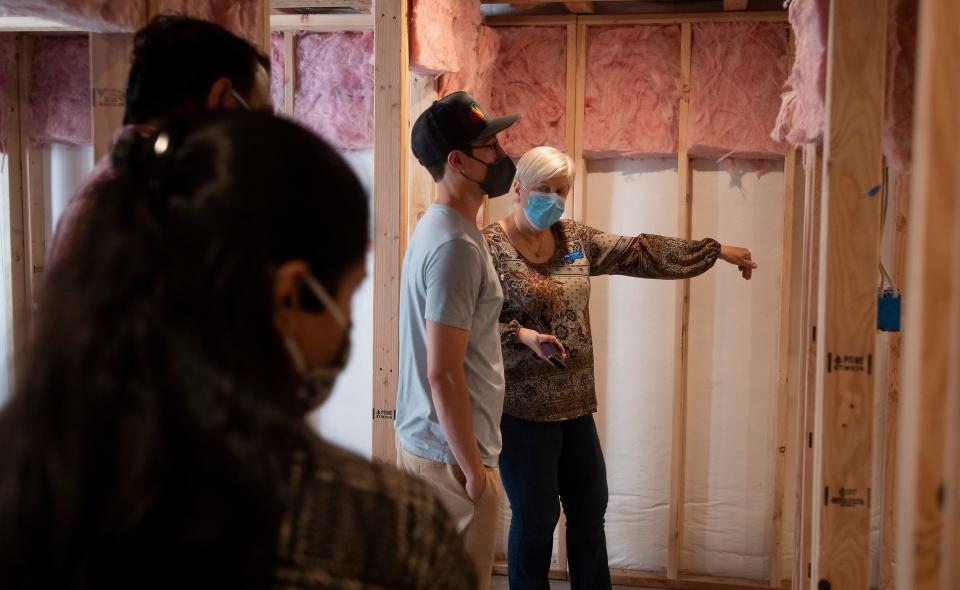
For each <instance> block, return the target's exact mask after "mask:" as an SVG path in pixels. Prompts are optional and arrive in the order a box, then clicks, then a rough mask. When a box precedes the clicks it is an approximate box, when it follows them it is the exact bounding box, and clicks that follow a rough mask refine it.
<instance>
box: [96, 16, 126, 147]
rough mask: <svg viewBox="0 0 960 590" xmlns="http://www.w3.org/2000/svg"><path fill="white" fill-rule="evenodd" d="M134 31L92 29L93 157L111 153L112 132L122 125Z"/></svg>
mask: <svg viewBox="0 0 960 590" xmlns="http://www.w3.org/2000/svg"><path fill="white" fill-rule="evenodd" d="M132 51H133V35H131V34H127V33H90V88H91V92H92V96H93V105H92V113H91V117H92V123H93V130H92V133H93V158H94V160H95V161H99V160H100V159H101V158H103V157H104V156H106V155H107V154H109V153H110V147H111V146H112V145H113V135H114V133H116V131H117V129H120V127H121V126H122V125H123V111H124V108H125V107H126V88H127V77H128V76H129V75H130V60H128V59H117V56H118V55H130V53H131V52H132Z"/></svg>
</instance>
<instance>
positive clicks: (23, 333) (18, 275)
mask: <svg viewBox="0 0 960 590" xmlns="http://www.w3.org/2000/svg"><path fill="white" fill-rule="evenodd" d="M25 42H26V39H25V35H22V34H21V35H18V36H17V63H18V67H17V75H16V76H14V80H13V83H12V84H10V88H9V94H7V95H6V96H4V102H3V104H5V105H7V106H6V109H5V112H3V113H2V116H3V117H5V118H6V120H7V125H6V137H5V138H4V140H5V142H6V146H7V148H6V151H7V153H6V157H5V160H6V162H5V165H6V167H7V193H8V195H9V200H8V201H7V203H5V204H4V207H3V215H2V220H0V230H2V231H0V233H2V234H3V235H4V236H5V237H6V239H7V240H9V248H10V250H9V254H8V255H7V254H6V252H5V255H4V257H3V272H4V276H5V277H9V279H8V280H5V281H3V288H4V289H5V290H6V300H7V305H6V307H5V308H4V310H3V313H4V316H5V321H6V325H7V326H9V328H10V329H9V330H8V331H7V342H6V345H7V350H8V351H9V353H10V354H9V356H8V357H7V358H6V359H4V362H6V363H7V375H8V384H9V386H10V388H11V390H12V389H13V385H14V383H16V378H17V376H18V375H20V374H21V373H22V370H23V363H24V360H25V355H24V353H25V352H26V349H27V345H28V341H29V332H30V328H29V319H30V303H29V302H30V300H29V298H28V296H27V293H28V291H27V267H26V264H27V256H26V252H27V244H26V240H27V236H26V223H25V219H24V217H25V216H24V211H23V197H22V195H23V176H22V156H21V154H22V151H21V114H22V113H21V105H22V103H23V102H24V99H23V94H22V93H21V92H20V83H21V82H23V80H22V78H23V69H22V68H21V67H20V66H19V64H20V63H22V62H24V61H26V60H25V54H24V44H25ZM7 90H8V89H6V88H0V92H3V91H7ZM7 256H9V258H8V257H7Z"/></svg>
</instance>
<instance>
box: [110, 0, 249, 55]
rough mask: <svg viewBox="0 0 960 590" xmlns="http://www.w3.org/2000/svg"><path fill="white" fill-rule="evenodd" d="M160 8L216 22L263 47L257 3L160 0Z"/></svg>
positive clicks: (246, 1)
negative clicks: (261, 44)
mask: <svg viewBox="0 0 960 590" xmlns="http://www.w3.org/2000/svg"><path fill="white" fill-rule="evenodd" d="M115 3H117V4H119V2H115ZM124 3H125V2H124ZM131 4H133V2H131ZM157 8H158V12H159V13H161V14H163V13H180V14H184V15H186V16H190V17H193V18H200V19H204V20H208V21H210V22H214V23H217V24H218V25H220V26H222V27H223V28H225V29H227V30H228V31H230V32H232V33H234V34H235V35H238V36H240V37H243V38H244V39H246V40H247V41H250V42H251V43H254V44H256V45H259V44H260V40H261V38H262V37H261V35H262V34H263V33H262V31H263V28H262V27H261V20H260V19H261V18H262V15H261V10H260V2H259V1H258V0H205V1H204V2H197V0H159V2H158V7H157Z"/></svg>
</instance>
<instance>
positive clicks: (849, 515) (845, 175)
mask: <svg viewBox="0 0 960 590" xmlns="http://www.w3.org/2000/svg"><path fill="white" fill-rule="evenodd" d="M830 8H831V14H830V34H829V48H828V60H827V78H828V79H827V99H826V103H827V111H826V120H827V122H826V130H825V133H824V137H825V138H824V157H823V159H824V173H823V174H824V177H823V178H824V179H823V212H822V222H821V223H822V235H821V248H822V249H821V253H820V255H821V261H822V262H821V266H820V285H819V287H820V303H819V320H818V322H817V328H818V334H817V340H818V347H817V364H818V369H817V395H816V398H817V399H816V404H817V411H816V419H817V428H816V429H815V433H814V482H815V483H814V490H815V493H817V494H819V495H820V500H818V501H816V502H814V510H813V517H814V523H813V526H814V531H813V539H814V542H813V550H812V554H813V555H812V563H813V566H812V567H813V582H814V583H815V584H817V585H818V586H821V587H827V586H829V587H832V588H843V589H844V590H847V589H850V590H860V589H862V590H866V589H867V588H868V587H869V583H870V567H869V566H870V506H871V503H872V490H871V486H872V485H873V479H872V468H871V467H872V465H871V460H870V457H871V456H872V453H873V387H874V375H873V360H874V349H875V342H876V326H877V265H878V262H879V258H880V235H879V234H880V215H879V213H880V197H879V196H878V195H879V191H880V190H881V188H882V183H883V153H882V149H881V137H882V127H883V88H884V51H885V39H884V37H883V35H877V34H876V31H884V30H886V27H885V24H886V8H885V6H883V5H881V4H878V3H876V2H874V1H873V0H845V1H844V2H832V3H831V5H830Z"/></svg>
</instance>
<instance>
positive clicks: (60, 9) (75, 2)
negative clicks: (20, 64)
mask: <svg viewBox="0 0 960 590" xmlns="http://www.w3.org/2000/svg"><path fill="white" fill-rule="evenodd" d="M0 4H2V5H3V6H4V7H6V8H11V9H13V10H15V11H16V12H17V14H22V15H24V16H35V17H38V18H44V19H48V20H52V21H56V22H60V23H63V24H65V25H69V26H72V27H76V28H78V29H82V30H84V31H92V32H96V33H119V32H129V31H135V30H137V29H139V28H140V27H141V26H142V24H143V21H144V20H145V9H146V3H145V2H131V1H129V0H123V1H117V0H3V1H2V2H0Z"/></svg>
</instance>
